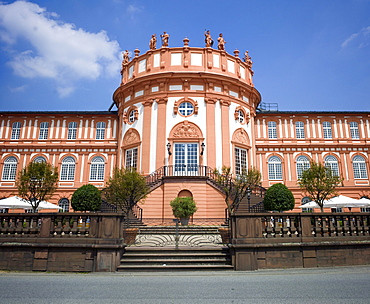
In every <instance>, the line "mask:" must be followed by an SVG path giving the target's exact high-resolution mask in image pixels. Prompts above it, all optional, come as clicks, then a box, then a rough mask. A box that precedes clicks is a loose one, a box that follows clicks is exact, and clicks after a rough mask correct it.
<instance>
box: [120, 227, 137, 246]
mask: <svg viewBox="0 0 370 304" xmlns="http://www.w3.org/2000/svg"><path fill="white" fill-rule="evenodd" d="M138 232H139V228H126V230H124V231H123V237H124V239H125V243H126V245H132V244H134V243H135V239H136V236H137V233H138Z"/></svg>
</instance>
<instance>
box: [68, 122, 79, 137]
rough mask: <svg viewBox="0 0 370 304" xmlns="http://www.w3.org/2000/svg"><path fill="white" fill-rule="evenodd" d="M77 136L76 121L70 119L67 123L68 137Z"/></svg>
mask: <svg viewBox="0 0 370 304" xmlns="http://www.w3.org/2000/svg"><path fill="white" fill-rule="evenodd" d="M76 138H77V122H75V121H71V122H70V123H69V124H68V139H72V140H73V139H76Z"/></svg>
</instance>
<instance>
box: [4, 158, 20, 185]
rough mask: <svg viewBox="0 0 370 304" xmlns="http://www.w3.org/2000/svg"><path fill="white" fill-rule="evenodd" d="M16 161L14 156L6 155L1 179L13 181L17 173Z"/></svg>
mask: <svg viewBox="0 0 370 304" xmlns="http://www.w3.org/2000/svg"><path fill="white" fill-rule="evenodd" d="M17 165H18V161H17V159H16V158H15V157H14V156H10V157H8V158H7V159H6V160H5V161H4V168H3V176H2V180H7V181H14V180H15V177H16V174H17Z"/></svg>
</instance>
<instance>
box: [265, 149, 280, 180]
mask: <svg viewBox="0 0 370 304" xmlns="http://www.w3.org/2000/svg"><path fill="white" fill-rule="evenodd" d="M268 176H269V180H282V179H283V165H282V163H281V159H280V158H279V157H278V156H276V155H273V156H270V157H269V159H268Z"/></svg>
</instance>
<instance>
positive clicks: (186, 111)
mask: <svg viewBox="0 0 370 304" xmlns="http://www.w3.org/2000/svg"><path fill="white" fill-rule="evenodd" d="M179 113H180V114H181V115H182V116H190V115H191V114H193V113H194V106H193V105H192V103H190V102H188V101H185V102H182V103H180V105H179Z"/></svg>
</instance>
